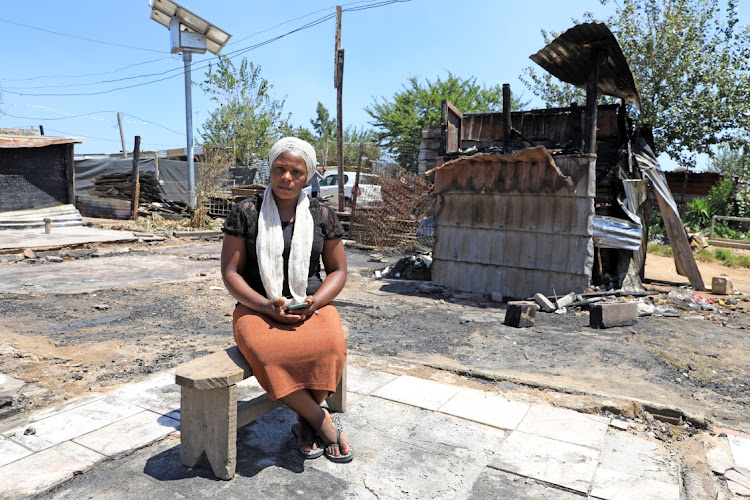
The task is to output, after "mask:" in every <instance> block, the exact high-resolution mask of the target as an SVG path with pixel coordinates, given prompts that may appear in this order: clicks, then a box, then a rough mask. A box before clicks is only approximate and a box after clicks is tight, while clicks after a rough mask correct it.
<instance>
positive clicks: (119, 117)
mask: <svg viewBox="0 0 750 500" xmlns="http://www.w3.org/2000/svg"><path fill="white" fill-rule="evenodd" d="M117 125H119V127H120V142H122V157H123V158H127V157H128V150H127V148H126V147H125V132H124V131H123V130H122V113H119V112H118V113H117Z"/></svg>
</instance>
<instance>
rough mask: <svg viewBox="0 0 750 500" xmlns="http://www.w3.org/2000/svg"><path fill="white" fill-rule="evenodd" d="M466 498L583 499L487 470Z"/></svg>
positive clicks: (572, 494) (539, 484)
mask: <svg viewBox="0 0 750 500" xmlns="http://www.w3.org/2000/svg"><path fill="white" fill-rule="evenodd" d="M521 495H523V496H521ZM467 498H468V499H469V500H488V499H493V500H506V499H513V500H582V499H583V498H585V497H584V496H582V495H581V494H580V493H573V492H571V491H566V490H562V489H560V488H558V487H557V486H553V485H549V484H545V483H541V482H538V481H536V480H534V479H529V478H527V477H523V476H516V475H515V474H510V473H507V472H503V471H499V470H496V469H492V468H487V469H485V470H484V471H483V472H482V474H480V475H479V477H478V478H477V480H476V481H475V482H474V485H473V486H472V488H471V493H470V494H469V496H468V497H467Z"/></svg>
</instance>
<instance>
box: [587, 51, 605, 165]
mask: <svg viewBox="0 0 750 500" xmlns="http://www.w3.org/2000/svg"><path fill="white" fill-rule="evenodd" d="M601 55H602V51H601V50H600V49H597V48H595V49H594V50H593V51H592V52H591V61H590V62H589V63H590V67H589V79H588V82H587V83H586V133H585V134H584V139H585V141H586V152H587V153H588V154H596V119H597V114H598V113H599V61H600V59H601Z"/></svg>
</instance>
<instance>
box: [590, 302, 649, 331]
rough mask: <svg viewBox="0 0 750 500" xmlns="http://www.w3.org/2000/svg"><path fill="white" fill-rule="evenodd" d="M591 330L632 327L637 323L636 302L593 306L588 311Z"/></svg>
mask: <svg viewBox="0 0 750 500" xmlns="http://www.w3.org/2000/svg"><path fill="white" fill-rule="evenodd" d="M589 318H590V323H589V326H591V328H612V327H613V326H628V325H634V324H635V323H636V322H637V321H638V303H637V302H605V303H603V304H593V305H592V306H591V308H590V311H589Z"/></svg>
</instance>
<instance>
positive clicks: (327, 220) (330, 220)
mask: <svg viewBox="0 0 750 500" xmlns="http://www.w3.org/2000/svg"><path fill="white" fill-rule="evenodd" d="M262 204H263V196H262V195H257V196H255V197H252V198H247V199H245V200H242V201H241V202H239V203H235V204H234V207H232V210H231V212H230V213H229V217H227V219H226V221H225V222H224V227H223V228H222V231H224V233H226V234H228V235H230V236H237V237H239V238H245V247H246V248H247V262H245V269H244V271H243V273H242V277H243V278H244V279H245V281H246V282H247V284H248V285H250V287H251V288H252V289H253V290H255V291H256V292H258V293H260V294H261V295H263V296H264V297H266V296H267V295H266V290H265V288H264V287H263V281H262V280H261V278H260V270H259V269H258V255H257V253H256V251H255V241H256V238H257V237H258V215H259V214H260V207H261V205H262ZM310 214H311V215H312V219H313V224H314V226H315V227H314V230H313V243H312V251H311V252H310V271H309V273H308V275H307V276H308V279H307V295H312V294H313V293H315V292H316V291H317V290H318V288H320V285H321V284H322V283H323V280H322V279H321V277H320V255H321V254H322V253H323V242H324V241H326V240H335V239H338V238H341V237H343V236H344V229H343V228H342V227H341V223H340V222H339V219H338V217H337V216H336V212H335V211H334V210H333V209H332V208H330V207H329V206H327V205H324V204H323V203H321V202H320V201H318V200H316V199H312V200H310ZM281 228H282V231H283V234H284V253H283V257H284V289H283V291H282V293H283V295H284V297H291V293H290V291H289V284H288V280H287V275H288V269H289V253H290V251H291V246H292V234H294V221H290V222H283V221H282V223H281Z"/></svg>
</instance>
